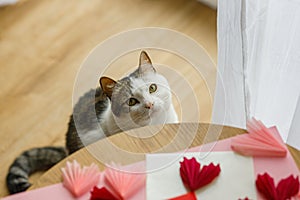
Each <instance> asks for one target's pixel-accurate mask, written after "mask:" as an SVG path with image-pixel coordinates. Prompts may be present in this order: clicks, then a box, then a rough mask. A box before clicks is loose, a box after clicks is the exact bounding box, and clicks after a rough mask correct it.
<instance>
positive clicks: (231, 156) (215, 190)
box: [146, 152, 256, 200]
mask: <svg viewBox="0 0 300 200" xmlns="http://www.w3.org/2000/svg"><path fill="white" fill-rule="evenodd" d="M200 155H204V154H200V153H199V152H193V153H186V154H184V155H182V154H149V155H147V156H146V161H147V169H148V170H151V171H152V170H154V169H157V170H155V171H153V172H149V173H148V175H147V185H146V191H147V199H149V200H152V199H153V200H154V199H155V200H157V199H168V198H172V197H176V196H179V195H183V194H186V193H187V190H186V188H185V187H184V185H183V183H182V181H181V178H180V173H179V168H180V164H179V161H182V160H183V156H185V157H187V158H191V157H195V158H196V159H197V161H198V162H200V164H201V166H202V165H207V164H209V163H210V162H213V163H214V164H215V165H216V164H218V163H219V164H220V167H221V173H220V175H219V176H218V177H217V178H216V179H215V180H214V181H213V182H212V183H211V184H209V185H207V186H205V187H204V188H201V189H200V190H198V191H197V192H196V195H197V198H198V199H205V200H210V199H211V200H216V199H239V198H245V197H246V196H247V197H248V198H250V199H256V190H255V177H254V168H253V159H252V158H250V157H244V156H240V155H237V154H235V153H233V152H211V153H209V154H208V155H207V157H205V158H201V157H200Z"/></svg>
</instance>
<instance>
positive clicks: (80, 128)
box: [6, 51, 178, 194]
mask: <svg viewBox="0 0 300 200" xmlns="http://www.w3.org/2000/svg"><path fill="white" fill-rule="evenodd" d="M99 82H100V87H98V88H96V89H91V90H90V91H88V92H87V93H85V94H84V95H83V96H82V97H81V98H80V99H79V101H78V102H77V103H76V105H75V106H74V109H73V114H72V115H71V117H70V121H69V126H68V131H67V134H66V147H42V148H34V149H30V150H27V151H25V152H23V153H22V154H21V155H20V156H19V157H17V158H16V159H15V161H14V162H13V163H12V165H11V166H10V168H9V172H8V175H7V178H6V184H7V187H8V190H9V192H10V193H11V194H13V193H17V192H21V191H25V190H26V189H27V188H28V187H30V185H31V184H30V183H29V181H28V177H29V175H30V174H31V173H33V172H35V171H39V170H44V169H48V168H50V167H51V166H53V165H55V164H56V163H58V162H59V161H60V160H62V159H64V158H65V157H66V156H68V155H70V154H72V153H74V152H75V151H77V150H79V149H81V148H82V147H84V146H85V145H88V144H91V143H93V142H95V141H97V140H100V139H102V138H104V137H106V136H110V135H114V134H116V133H118V132H121V131H126V130H129V129H133V128H137V127H142V126H146V125H155V124H164V123H177V122H178V117H177V114H176V112H175V109H174V106H173V104H172V94H171V90H170V86H169V84H168V81H167V79H166V78H165V77H164V76H162V75H161V74H159V73H157V72H156V70H155V68H154V67H153V65H152V62H151V59H150V57H149V56H148V54H147V53H146V52H145V51H142V52H141V53H140V57H139V66H138V68H137V69H136V70H135V71H134V72H132V73H131V74H129V75H128V76H125V77H124V78H122V79H120V80H118V81H114V80H113V79H111V78H108V77H101V78H100V81H99ZM99 125H100V129H99Z"/></svg>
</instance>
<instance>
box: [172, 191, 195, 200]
mask: <svg viewBox="0 0 300 200" xmlns="http://www.w3.org/2000/svg"><path fill="white" fill-rule="evenodd" d="M168 200H197V197H196V195H195V193H194V192H189V193H187V194H184V195H181V196H178V197H174V198H171V199H168Z"/></svg>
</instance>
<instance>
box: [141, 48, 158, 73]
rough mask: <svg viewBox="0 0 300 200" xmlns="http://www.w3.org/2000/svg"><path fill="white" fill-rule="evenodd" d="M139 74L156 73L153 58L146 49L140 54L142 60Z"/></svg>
mask: <svg viewBox="0 0 300 200" xmlns="http://www.w3.org/2000/svg"><path fill="white" fill-rule="evenodd" d="M138 71H139V74H145V73H148V72H152V73H155V72H156V70H155V69H154V67H153V65H152V62H151V59H150V57H149V56H148V54H147V53H146V52H145V51H142V52H141V54H140V62H139V68H138Z"/></svg>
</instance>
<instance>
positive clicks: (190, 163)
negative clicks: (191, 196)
mask: <svg viewBox="0 0 300 200" xmlns="http://www.w3.org/2000/svg"><path fill="white" fill-rule="evenodd" d="M220 171H221V168H220V165H219V164H218V165H217V166H215V165H214V164H212V163H210V164H209V165H205V166H203V167H202V169H200V163H198V162H197V161H196V159H195V158H191V159H187V158H185V157H184V158H183V161H182V162H180V176H181V179H182V182H183V183H184V185H185V186H186V187H187V188H189V189H190V190H191V191H195V190H197V189H199V188H201V187H203V186H205V185H207V184H209V183H211V182H212V181H213V180H214V179H215V178H216V177H217V176H218V175H219V174H220Z"/></svg>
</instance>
